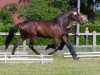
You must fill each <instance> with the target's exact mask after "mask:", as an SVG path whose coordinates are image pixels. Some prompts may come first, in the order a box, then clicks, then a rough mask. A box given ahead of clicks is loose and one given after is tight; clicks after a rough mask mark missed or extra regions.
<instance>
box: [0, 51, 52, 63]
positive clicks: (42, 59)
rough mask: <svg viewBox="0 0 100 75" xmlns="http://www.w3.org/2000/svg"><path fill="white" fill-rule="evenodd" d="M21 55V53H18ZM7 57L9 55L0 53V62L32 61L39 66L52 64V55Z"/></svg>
mask: <svg viewBox="0 0 100 75" xmlns="http://www.w3.org/2000/svg"><path fill="white" fill-rule="evenodd" d="M19 53H20V54H21V52H19ZM25 53H26V52H25ZM20 54H17V55H11V54H10V55H9V53H8V52H7V53H0V62H1V63H5V64H6V63H33V62H34V61H37V62H40V63H41V64H43V63H45V62H52V61H53V58H51V57H52V55H42V54H41V55H26V54H23V52H22V55H20Z"/></svg>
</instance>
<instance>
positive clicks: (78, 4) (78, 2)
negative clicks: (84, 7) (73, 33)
mask: <svg viewBox="0 0 100 75" xmlns="http://www.w3.org/2000/svg"><path fill="white" fill-rule="evenodd" d="M77 8H78V13H80V0H78V1H77ZM79 30H80V24H79V23H77V34H79ZM76 46H79V37H76Z"/></svg>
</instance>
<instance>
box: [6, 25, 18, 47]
mask: <svg viewBox="0 0 100 75" xmlns="http://www.w3.org/2000/svg"><path fill="white" fill-rule="evenodd" d="M19 25H20V23H19V24H16V25H14V26H13V27H12V28H11V29H10V31H9V34H8V36H7V38H6V40H5V48H6V49H7V48H8V46H9V44H10V42H11V41H12V38H13V37H14V34H15V33H16V32H17V31H18V28H19Z"/></svg>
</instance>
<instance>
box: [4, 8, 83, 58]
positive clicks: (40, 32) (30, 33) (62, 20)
mask: <svg viewBox="0 0 100 75" xmlns="http://www.w3.org/2000/svg"><path fill="white" fill-rule="evenodd" d="M71 21H76V22H78V23H81V24H83V23H85V21H84V20H83V19H82V17H81V15H80V14H79V13H78V9H77V8H73V9H71V10H68V11H65V12H63V13H61V14H60V15H58V16H57V17H55V18H53V19H51V20H35V21H33V20H26V21H24V22H21V23H18V24H17V25H15V26H13V27H12V28H11V29H10V31H9V34H8V36H7V38H6V40H5V48H6V49H7V48H8V46H9V44H10V42H11V41H12V38H13V37H14V34H15V33H16V32H17V31H18V29H19V31H20V39H19V41H18V42H17V43H16V44H15V45H14V48H13V50H12V52H11V54H12V55H14V54H15V50H16V48H17V47H18V46H19V45H21V44H22V43H23V41H24V40H26V39H27V38H29V40H30V43H29V48H30V49H31V50H33V51H34V52H35V53H36V54H37V55H40V53H39V52H38V51H37V50H35V49H34V41H35V38H36V37H37V36H38V37H42V38H52V39H53V41H54V46H55V49H54V50H53V51H52V52H50V53H49V55H51V54H54V53H55V52H56V51H58V38H59V37H61V38H62V40H63V43H64V44H65V45H66V46H67V47H68V49H69V51H70V52H71V55H72V56H73V59H77V54H76V51H75V49H74V48H73V46H72V45H71V44H70V42H69V41H68V37H67V36H66V31H67V26H68V25H69V23H70V22H71Z"/></svg>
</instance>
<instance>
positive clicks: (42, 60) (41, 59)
mask: <svg viewBox="0 0 100 75" xmlns="http://www.w3.org/2000/svg"><path fill="white" fill-rule="evenodd" d="M40 56H41V63H42V64H43V55H42V54H41V55H40Z"/></svg>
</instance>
